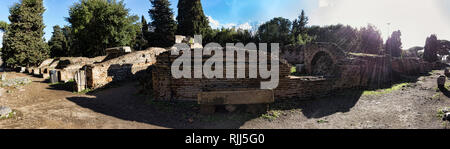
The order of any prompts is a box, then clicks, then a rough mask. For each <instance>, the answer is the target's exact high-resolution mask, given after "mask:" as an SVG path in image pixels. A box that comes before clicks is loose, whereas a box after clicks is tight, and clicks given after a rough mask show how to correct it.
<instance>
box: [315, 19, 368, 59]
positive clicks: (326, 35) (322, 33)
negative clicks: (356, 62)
mask: <svg viewBox="0 0 450 149" xmlns="http://www.w3.org/2000/svg"><path fill="white" fill-rule="evenodd" d="M307 34H308V36H310V37H311V40H312V42H332V43H335V44H337V45H338V46H339V47H341V48H342V49H343V50H345V51H348V52H358V51H357V48H358V43H359V41H358V29H355V28H353V27H351V26H348V25H347V26H344V25H342V24H337V25H328V26H323V27H320V26H311V27H308V29H307Z"/></svg>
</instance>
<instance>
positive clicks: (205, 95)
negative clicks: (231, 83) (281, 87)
mask: <svg viewBox="0 0 450 149" xmlns="http://www.w3.org/2000/svg"><path fill="white" fill-rule="evenodd" d="M274 100H275V99H274V93H273V91H272V90H249V91H217V92H201V93H199V94H198V104H201V105H203V104H204V105H236V104H261V103H273V102H274Z"/></svg>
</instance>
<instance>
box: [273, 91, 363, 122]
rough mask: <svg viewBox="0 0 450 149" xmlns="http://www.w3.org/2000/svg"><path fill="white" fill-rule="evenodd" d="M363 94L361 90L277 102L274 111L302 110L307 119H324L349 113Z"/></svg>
mask: <svg viewBox="0 0 450 149" xmlns="http://www.w3.org/2000/svg"><path fill="white" fill-rule="evenodd" d="M362 94H363V90H361V89H345V90H341V91H335V93H334V94H332V95H331V96H326V97H313V98H309V99H288V100H282V101H277V102H276V103H274V104H273V105H272V106H271V109H273V110H292V109H301V111H302V113H303V114H304V115H305V116H306V117H307V118H322V117H325V116H329V115H332V114H335V113H338V112H343V113H345V112H349V111H350V109H351V108H353V107H354V106H355V105H356V103H357V102H358V101H359V99H360V97H361V96H362Z"/></svg>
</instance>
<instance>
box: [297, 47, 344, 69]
mask: <svg viewBox="0 0 450 149" xmlns="http://www.w3.org/2000/svg"><path fill="white" fill-rule="evenodd" d="M320 53H325V54H327V55H328V56H329V57H330V58H331V61H332V62H333V65H332V66H331V67H334V68H336V67H337V65H338V64H339V63H340V62H341V60H343V59H344V58H345V53H344V52H343V51H342V50H341V49H340V48H339V47H338V46H337V45H336V44H333V43H312V44H308V45H306V47H305V66H306V72H307V73H308V74H312V71H313V68H312V65H313V60H314V58H316V57H317V56H320V55H321V54H320Z"/></svg>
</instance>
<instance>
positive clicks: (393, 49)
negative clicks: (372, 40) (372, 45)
mask: <svg viewBox="0 0 450 149" xmlns="http://www.w3.org/2000/svg"><path fill="white" fill-rule="evenodd" d="M400 36H402V33H401V32H400V30H398V31H394V32H393V33H392V35H391V37H389V38H388V39H387V40H386V52H388V53H390V54H391V56H392V57H400V56H401V55H402V39H401V38H400Z"/></svg>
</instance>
